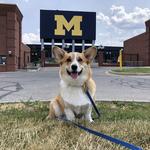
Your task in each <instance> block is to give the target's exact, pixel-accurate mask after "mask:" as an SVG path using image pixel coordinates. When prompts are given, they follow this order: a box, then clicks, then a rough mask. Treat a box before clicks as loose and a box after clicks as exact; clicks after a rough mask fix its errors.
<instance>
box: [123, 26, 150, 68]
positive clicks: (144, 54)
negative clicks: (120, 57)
mask: <svg viewBox="0 0 150 150" xmlns="http://www.w3.org/2000/svg"><path fill="white" fill-rule="evenodd" d="M146 28H147V27H146ZM149 45H150V32H148V30H147V29H146V32H144V33H142V34H140V35H138V36H135V37H133V38H130V39H128V40H126V41H124V61H129V60H128V59H129V57H127V56H129V55H134V54H135V55H136V54H137V55H138V61H140V62H142V65H143V66H149V65H150V47H149Z"/></svg>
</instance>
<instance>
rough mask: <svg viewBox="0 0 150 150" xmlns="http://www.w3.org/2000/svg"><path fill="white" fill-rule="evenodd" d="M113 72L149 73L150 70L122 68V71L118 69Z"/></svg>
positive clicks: (146, 68) (144, 68)
mask: <svg viewBox="0 0 150 150" xmlns="http://www.w3.org/2000/svg"><path fill="white" fill-rule="evenodd" d="M112 71H113V72H118V73H127V74H128V73H131V74H134V73H141V74H142V73H150V68H148V67H137V68H123V69H122V70H120V69H113V70H112Z"/></svg>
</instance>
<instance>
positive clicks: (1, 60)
mask: <svg viewBox="0 0 150 150" xmlns="http://www.w3.org/2000/svg"><path fill="white" fill-rule="evenodd" d="M5 64H6V56H1V55H0V65H5Z"/></svg>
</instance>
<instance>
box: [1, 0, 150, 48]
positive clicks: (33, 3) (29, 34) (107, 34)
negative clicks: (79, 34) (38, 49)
mask: <svg viewBox="0 0 150 150" xmlns="http://www.w3.org/2000/svg"><path fill="white" fill-rule="evenodd" d="M0 3H12V4H17V6H18V7H19V9H20V11H21V12H22V14H23V21H22V40H23V42H24V43H25V44H33V43H39V42H40V9H46V10H70V11H93V12H96V45H104V46H123V41H124V40H127V39H129V38H131V37H133V36H136V35H138V34H141V33H143V32H145V21H146V20H148V19H150V0H0Z"/></svg>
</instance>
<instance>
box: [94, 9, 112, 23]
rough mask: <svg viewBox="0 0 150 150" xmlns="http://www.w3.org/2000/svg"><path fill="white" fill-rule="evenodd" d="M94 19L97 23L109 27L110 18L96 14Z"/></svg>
mask: <svg viewBox="0 0 150 150" xmlns="http://www.w3.org/2000/svg"><path fill="white" fill-rule="evenodd" d="M96 18H97V20H98V21H101V22H104V23H106V24H107V25H111V22H110V18H109V17H108V16H106V15H104V14H103V13H101V12H99V13H98V15H97V16H96Z"/></svg>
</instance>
